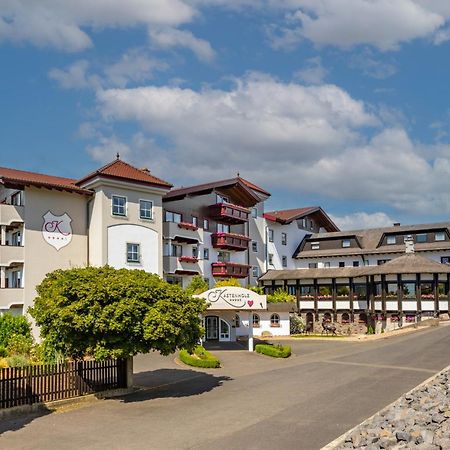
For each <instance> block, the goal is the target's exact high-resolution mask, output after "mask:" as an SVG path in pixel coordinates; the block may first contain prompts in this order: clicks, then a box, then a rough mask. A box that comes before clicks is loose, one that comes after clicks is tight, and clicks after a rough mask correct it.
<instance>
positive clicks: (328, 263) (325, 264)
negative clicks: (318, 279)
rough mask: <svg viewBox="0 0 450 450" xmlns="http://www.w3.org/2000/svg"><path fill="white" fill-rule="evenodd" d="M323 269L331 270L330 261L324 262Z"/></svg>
mask: <svg viewBox="0 0 450 450" xmlns="http://www.w3.org/2000/svg"><path fill="white" fill-rule="evenodd" d="M323 267H324V268H325V269H329V268H330V261H326V262H324V263H323Z"/></svg>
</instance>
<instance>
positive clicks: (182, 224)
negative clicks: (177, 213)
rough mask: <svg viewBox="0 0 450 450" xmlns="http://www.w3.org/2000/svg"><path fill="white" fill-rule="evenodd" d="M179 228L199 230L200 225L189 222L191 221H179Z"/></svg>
mask: <svg viewBox="0 0 450 450" xmlns="http://www.w3.org/2000/svg"><path fill="white" fill-rule="evenodd" d="M178 228H184V229H185V230H192V231H197V230H198V226H196V225H194V224H193V223H189V222H179V223H178Z"/></svg>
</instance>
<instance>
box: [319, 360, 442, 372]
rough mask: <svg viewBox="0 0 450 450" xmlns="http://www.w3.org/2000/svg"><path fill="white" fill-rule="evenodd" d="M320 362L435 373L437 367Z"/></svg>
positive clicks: (333, 362) (334, 362)
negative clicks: (422, 367)
mask: <svg viewBox="0 0 450 450" xmlns="http://www.w3.org/2000/svg"><path fill="white" fill-rule="evenodd" d="M321 362H324V363H331V364H342V365H345V366H363V367H375V368H377V369H393V370H412V371H413V372H425V373H436V372H437V371H438V369H436V370H431V369H421V368H420V367H406V366H390V365H385V364H368V363H358V362H347V361H335V360H334V361H333V360H331V359H326V360H323V361H321Z"/></svg>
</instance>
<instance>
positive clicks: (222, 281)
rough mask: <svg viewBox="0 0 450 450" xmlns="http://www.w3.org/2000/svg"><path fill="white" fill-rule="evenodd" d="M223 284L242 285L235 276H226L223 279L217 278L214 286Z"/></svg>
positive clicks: (223, 285)
mask: <svg viewBox="0 0 450 450" xmlns="http://www.w3.org/2000/svg"><path fill="white" fill-rule="evenodd" d="M225 286H235V287H242V286H241V283H239V281H238V280H237V279H236V278H228V279H224V280H219V281H217V282H216V284H215V286H214V287H216V288H219V287H225Z"/></svg>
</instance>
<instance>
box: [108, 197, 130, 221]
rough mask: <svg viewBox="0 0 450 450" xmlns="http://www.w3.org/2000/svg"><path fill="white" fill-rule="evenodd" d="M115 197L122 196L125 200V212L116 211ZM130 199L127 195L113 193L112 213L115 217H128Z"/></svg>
mask: <svg viewBox="0 0 450 450" xmlns="http://www.w3.org/2000/svg"><path fill="white" fill-rule="evenodd" d="M115 198H121V199H124V200H125V204H124V205H123V209H124V213H123V214H120V213H115V212H114V199H115ZM127 209H128V199H127V197H126V196H125V195H112V196H111V215H112V216H114V217H127V214H128V211H127Z"/></svg>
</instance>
